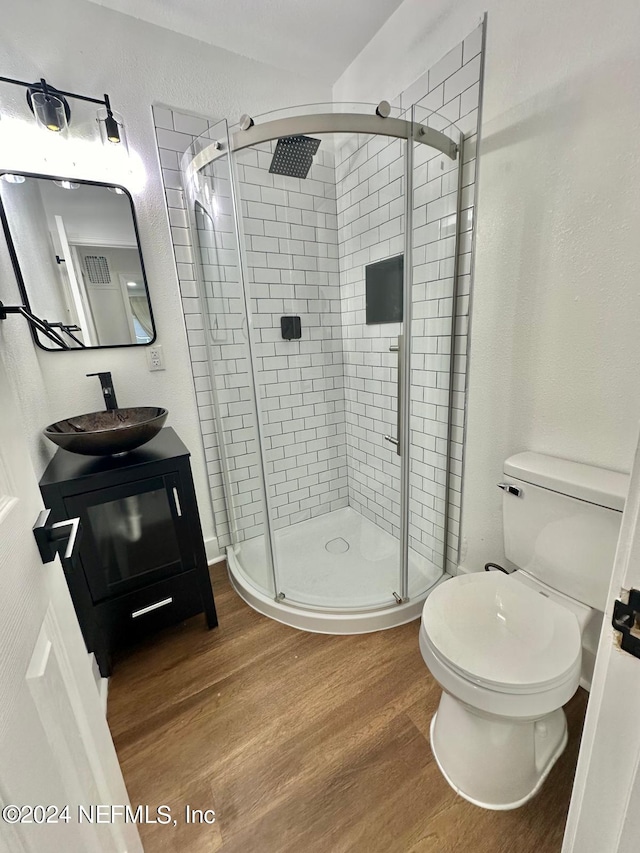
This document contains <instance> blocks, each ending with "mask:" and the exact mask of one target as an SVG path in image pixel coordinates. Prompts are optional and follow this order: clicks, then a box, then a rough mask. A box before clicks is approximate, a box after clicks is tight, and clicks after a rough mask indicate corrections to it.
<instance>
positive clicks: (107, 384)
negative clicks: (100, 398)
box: [87, 373, 118, 412]
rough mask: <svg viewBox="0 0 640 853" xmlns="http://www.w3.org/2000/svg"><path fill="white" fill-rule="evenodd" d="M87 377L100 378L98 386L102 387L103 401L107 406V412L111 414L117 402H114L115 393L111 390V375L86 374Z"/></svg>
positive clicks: (116, 406)
mask: <svg viewBox="0 0 640 853" xmlns="http://www.w3.org/2000/svg"><path fill="white" fill-rule="evenodd" d="M87 376H98V377H99V378H100V384H101V385H102V393H103V394H104V401H105V403H106V404H107V411H108V412H111V411H113V410H114V409H117V408H118V401H117V400H116V392H115V390H114V388H113V380H112V379H111V374H110V373H87Z"/></svg>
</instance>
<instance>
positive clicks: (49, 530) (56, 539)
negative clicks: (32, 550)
mask: <svg viewBox="0 0 640 853" xmlns="http://www.w3.org/2000/svg"><path fill="white" fill-rule="evenodd" d="M50 514H51V510H50V509H43V510H42V512H41V513H40V515H39V516H38V518H37V520H36V523H35V525H34V526H33V535H34V536H35V540H36V543H37V545H38V550H39V551H40V557H41V558H42V562H43V563H50V562H51V561H52V560H53V559H54V558H55V556H56V554H60V556H61V557H62V559H63V560H69V559H71V556H72V554H73V551H74V549H75V547H76V542H77V541H78V535H79V534H80V530H81V527H80V519H79V518H69V519H68V520H67V521H56V522H55V524H50V523H49V515H50ZM63 547H64V553H61V551H62V548H63Z"/></svg>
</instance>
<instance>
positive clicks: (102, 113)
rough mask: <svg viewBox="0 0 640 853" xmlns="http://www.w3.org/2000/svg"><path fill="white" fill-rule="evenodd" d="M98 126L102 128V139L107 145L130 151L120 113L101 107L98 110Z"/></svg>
mask: <svg viewBox="0 0 640 853" xmlns="http://www.w3.org/2000/svg"><path fill="white" fill-rule="evenodd" d="M98 126H99V127H100V138H101V139H102V142H103V143H104V144H105V145H109V146H111V145H117V146H119V147H120V146H121V147H122V148H124V149H126V150H127V151H128V150H129V148H128V145H127V134H126V131H125V129H124V122H123V121H122V116H121V115H120V113H117V112H114V111H113V110H110V109H107V108H106V107H100V109H99V110H98Z"/></svg>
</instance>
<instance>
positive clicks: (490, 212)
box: [334, 0, 640, 570]
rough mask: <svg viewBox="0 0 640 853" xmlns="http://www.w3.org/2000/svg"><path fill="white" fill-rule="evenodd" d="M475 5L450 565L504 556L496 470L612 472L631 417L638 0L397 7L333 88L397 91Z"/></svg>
mask: <svg viewBox="0 0 640 853" xmlns="http://www.w3.org/2000/svg"><path fill="white" fill-rule="evenodd" d="M485 9H488V12H489V18H488V27H487V48H486V66H485V82H484V113H483V124H482V128H481V148H480V161H479V196H478V219H477V242H476V260H475V277H474V285H473V309H472V331H471V352H470V359H471V361H470V379H469V395H468V426H467V439H466V442H467V443H466V455H465V471H464V486H463V515H462V537H463V548H462V566H463V568H464V569H468V570H478V569H480V568H482V565H483V563H484V562H485V561H487V560H490V559H491V560H498V561H500V560H501V559H503V558H504V554H503V548H502V516H501V493H500V492H499V491H498V490H497V489H496V488H495V483H497V482H498V481H499V479H500V478H501V472H502V463H503V460H504V459H505V458H506V457H507V456H509V455H510V454H512V453H515V452H517V451H520V450H525V449H530V450H536V451H541V452H545V453H550V454H555V455H558V456H566V457H567V458H569V459H576V460H578V461H583V462H588V463H592V464H596V465H602V466H605V467H611V468H615V469H620V470H628V469H629V467H630V465H631V461H632V454H633V448H634V443H635V439H636V435H637V430H638V421H639V419H640V371H639V369H638V368H639V362H640V334H638V318H639V317H640V287H639V286H638V283H639V281H640V240H638V232H639V227H640V160H639V158H638V156H637V150H636V149H637V145H636V142H635V141H636V140H637V139H638V137H639V134H640V110H638V92H639V91H640V54H639V53H638V49H637V38H638V32H640V5H638V3H637V0H621V2H619V3H616V4H615V7H612V6H611V5H610V4H607V3H604V2H602V0H583V2H582V3H580V4H579V5H576V4H575V3H571V2H568V0H564V2H557V0H540V2H538V3H536V4H535V5H534V6H532V5H531V4H529V3H527V2H525V0H461V2H459V3H456V4H451V3H449V2H446V0H434V2H432V3H429V4H424V3H422V2H420V0H405V2H404V3H403V4H402V6H401V7H400V8H399V9H398V11H397V12H396V13H395V14H394V15H393V16H392V17H391V18H390V19H389V21H388V22H387V24H386V25H385V26H384V27H383V28H382V30H381V31H380V32H379V33H378V35H377V36H376V37H375V38H374V39H373V40H372V41H371V42H370V43H369V45H368V46H367V47H366V48H365V50H364V51H363V52H362V53H361V54H360V56H359V57H358V58H357V59H356V60H355V61H354V63H353V64H352V65H351V66H350V68H349V69H348V70H347V71H346V72H345V74H344V75H343V76H342V77H341V78H340V80H339V81H338V83H337V84H336V86H335V87H334V97H335V99H336V100H349V99H352V98H355V99H367V100H374V101H375V100H377V99H379V98H380V97H382V96H384V94H385V93H391V94H393V93H394V92H397V91H400V90H401V89H402V88H404V87H405V86H406V85H407V84H408V83H410V82H411V80H413V79H415V78H416V77H417V76H418V75H419V74H420V73H422V72H423V71H424V70H425V68H427V67H428V66H429V65H431V64H432V63H433V61H434V60H435V59H437V58H438V57H439V56H441V55H443V54H444V53H446V52H447V51H448V50H449V49H450V48H451V47H452V46H453V45H454V44H456V43H457V42H459V41H460V39H461V38H462V37H463V36H464V35H465V34H466V33H467V32H468V30H469V29H470V27H471V26H473V25H474V23H476V21H477V20H478V18H479V17H480V15H481V14H482V13H483V12H484V11H485Z"/></svg>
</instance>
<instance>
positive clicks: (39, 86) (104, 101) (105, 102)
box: [0, 77, 111, 110]
mask: <svg viewBox="0 0 640 853" xmlns="http://www.w3.org/2000/svg"><path fill="white" fill-rule="evenodd" d="M0 83H12V84H13V85H14V86H23V87H24V88H25V89H31V90H33V91H41V92H45V94H46V92H47V89H48V90H49V91H50V92H51V93H52V94H53V95H62V96H63V97H65V98H74V100H76V101H86V102H87V103H89V104H101V105H102V106H103V107H106V108H107V109H108V110H111V104H110V102H109V96H108V95H106V94H105V95H104V96H103V97H102V98H90V97H89V96H88V95H79V94H78V93H77V92H65V91H64V90H63V89H55V88H54V87H53V86H49V85H48V83H47V81H46V80H45V79H44V77H41V78H40V82H39V83H27V82H26V80H15V79H14V78H13V77H0Z"/></svg>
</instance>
